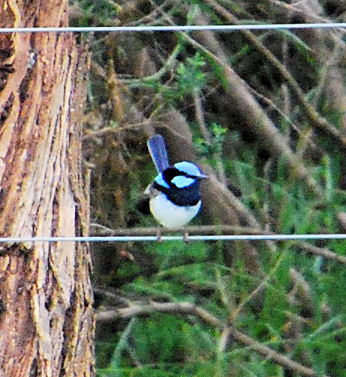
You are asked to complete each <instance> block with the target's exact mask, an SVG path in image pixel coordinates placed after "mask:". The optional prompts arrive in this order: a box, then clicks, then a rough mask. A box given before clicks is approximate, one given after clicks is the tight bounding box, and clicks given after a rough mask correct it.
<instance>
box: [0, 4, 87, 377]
mask: <svg viewBox="0 0 346 377" xmlns="http://www.w3.org/2000/svg"><path fill="white" fill-rule="evenodd" d="M0 4H1V8H0V25H1V26H6V27H15V26H18V27H24V26H26V27H29V26H65V25H67V1H52V0H49V1H47V0H46V1H44V0H42V1H39V0H37V1H32V2H23V1H20V0H17V1H15V0H5V1H0ZM86 65H87V54H86V53H85V52H84V51H82V50H81V49H80V48H77V46H76V44H75V40H74V36H73V35H71V34H67V33H60V34H56V33H36V34H23V33H16V34H0V90H1V91H0V114H1V115H0V236H2V237H6V236H13V237H23V236H58V235H59V236H75V235H87V234H88V217H89V212H88V211H89V210H88V208H89V206H88V204H89V198H88V194H87V190H86V184H85V183H86V180H85V178H84V177H83V175H82V166H81V128H80V124H79V120H80V118H81V110H82V109H81V106H82V104H83V101H84V99H85V85H84V84H85V83H84V78H83V76H82V75H83V69H84V68H85V66H86ZM83 67H84V68H83ZM89 273H90V258H89V248H88V245H86V244H81V243H74V242H56V243H48V242H36V243H32V242H31V243H20V244H2V245H1V249H0V304H1V305H0V349H1V353H0V377H2V376H11V377H14V376H90V375H93V374H94V371H93V369H94V368H93V346H92V336H93V329H94V317H93V311H92V292H91V285H90V277H89Z"/></svg>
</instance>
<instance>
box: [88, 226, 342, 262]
mask: <svg viewBox="0 0 346 377" xmlns="http://www.w3.org/2000/svg"><path fill="white" fill-rule="evenodd" d="M158 229H160V233H161V234H171V233H172V232H181V233H183V232H184V231H186V230H187V231H188V233H189V234H191V235H192V234H205V235H208V234H239V235H241V234H249V235H250V234H251V235H253V234H254V235H256V234H258V235H266V234H267V235H275V234H277V233H273V232H267V231H263V230H260V229H258V228H253V227H246V226H235V225H199V226H189V227H188V228H177V229H174V230H172V229H169V228H161V227H160V228H158V227H137V228H118V229H111V228H107V227H105V226H103V225H100V224H95V223H91V224H90V230H91V235H95V236H151V235H153V234H154V235H155V234H157V230H158ZM289 242H292V243H293V244H295V245H297V246H298V247H299V248H300V249H301V250H303V251H306V252H308V253H311V254H315V255H318V256H321V257H323V258H326V259H330V260H335V261H337V262H339V263H343V264H346V257H345V256H342V255H338V254H336V253H334V252H333V251H331V250H329V249H327V248H325V247H318V246H314V245H311V244H310V243H308V242H303V241H289Z"/></svg>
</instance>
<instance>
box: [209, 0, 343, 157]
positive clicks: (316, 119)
mask: <svg viewBox="0 0 346 377" xmlns="http://www.w3.org/2000/svg"><path fill="white" fill-rule="evenodd" d="M205 2H206V3H207V4H209V5H210V6H211V7H212V8H213V9H214V10H215V11H216V12H217V13H219V14H220V15H221V16H222V17H224V18H225V19H226V20H227V21H228V22H230V23H232V24H235V25H238V24H239V21H238V19H237V18H236V17H235V16H234V15H232V14H231V13H230V12H228V11H227V10H226V9H225V8H224V7H223V6H221V5H219V4H218V3H217V2H216V1H214V0H205ZM241 33H242V34H243V35H244V36H245V37H246V38H247V40H248V41H249V42H250V43H251V44H252V45H253V46H254V47H255V48H256V49H257V50H258V51H259V52H260V53H261V54H262V55H263V56H264V57H265V58H266V59H267V60H268V61H269V62H270V63H271V64H272V65H273V67H275V68H276V69H277V70H278V71H279V72H280V74H281V76H282V77H283V78H284V79H285V81H286V82H287V84H288V85H289V87H290V88H291V90H292V91H293V93H294V94H295V95H296V97H297V99H298V100H299V102H300V104H301V106H302V108H303V109H304V110H305V112H306V114H307V116H308V117H309V119H310V121H311V122H312V124H313V126H314V127H316V128H318V129H319V130H321V131H323V132H324V133H325V134H327V135H328V136H329V137H331V138H332V139H333V140H334V141H335V142H336V143H337V144H338V145H339V146H340V148H341V149H342V150H343V151H346V137H345V136H343V135H342V134H341V133H340V132H339V131H338V130H337V129H336V128H335V127H334V126H332V125H331V124H330V123H329V122H328V121H327V119H325V118H324V117H322V116H321V115H320V114H319V113H318V112H317V111H316V109H315V108H314V106H312V105H311V104H310V103H309V102H308V101H307V100H306V99H305V95H304V92H303V91H302V89H301V88H300V86H299V84H298V83H297V81H296V80H295V79H294V78H293V77H292V75H291V74H290V72H288V70H287V69H286V67H285V66H283V65H282V64H281V63H280V61H279V60H278V59H277V58H276V57H275V56H274V55H273V54H272V53H271V51H270V50H268V49H267V48H266V47H265V46H264V45H263V44H262V43H261V42H260V41H259V40H258V38H256V36H255V35H254V34H253V33H252V32H251V31H249V30H242V31H241Z"/></svg>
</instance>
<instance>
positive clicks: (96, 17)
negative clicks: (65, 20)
mask: <svg viewBox="0 0 346 377" xmlns="http://www.w3.org/2000/svg"><path fill="white" fill-rule="evenodd" d="M70 3H71V5H73V4H74V5H76V6H78V7H79V8H80V11H81V16H80V17H79V18H78V22H77V25H76V26H90V24H91V23H93V24H95V23H96V24H101V25H103V26H106V25H111V22H112V19H114V18H115V17H116V15H117V11H118V5H117V4H116V3H115V2H114V1H112V0H97V1H93V0H79V1H71V2H70Z"/></svg>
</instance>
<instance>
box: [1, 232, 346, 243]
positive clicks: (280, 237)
mask: <svg viewBox="0 0 346 377" xmlns="http://www.w3.org/2000/svg"><path fill="white" fill-rule="evenodd" d="M334 239H335V240H345V239H346V234H341V233H338V234H256V235H253V234H242V235H239V234H236V235H227V234H224V235H191V236H189V237H188V240H189V241H268V240H270V241H285V240H334ZM157 240H158V237H157V236H106V237H104V236H89V237H1V238H0V243H22V242H143V241H157ZM160 240H162V241H181V240H184V237H183V236H161V237H160Z"/></svg>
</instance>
